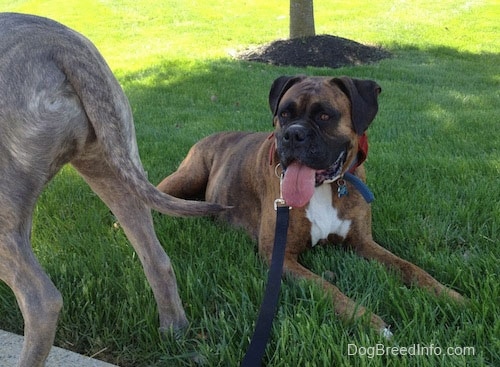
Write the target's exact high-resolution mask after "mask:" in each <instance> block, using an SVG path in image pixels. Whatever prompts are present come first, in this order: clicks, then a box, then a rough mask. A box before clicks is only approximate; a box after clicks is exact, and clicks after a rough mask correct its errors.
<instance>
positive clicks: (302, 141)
mask: <svg viewBox="0 0 500 367" xmlns="http://www.w3.org/2000/svg"><path fill="white" fill-rule="evenodd" d="M380 92H381V88H380V87H379V86H378V85H377V83H375V82H374V81H371V80H359V79H351V78H348V77H340V78H330V77H305V76H294V77H288V76H283V77H280V78H278V79H276V80H275V81H274V83H273V85H272V87H271V91H270V93H269V105H270V107H271V111H272V113H273V116H274V119H273V122H274V126H275V130H274V133H273V134H272V135H271V136H269V133H248V132H224V133H219V134H215V135H212V136H209V137H207V138H205V139H203V140H201V141H200V142H198V143H197V144H196V145H194V146H193V147H192V148H191V150H190V152H189V154H188V155H187V157H186V158H185V159H184V161H183V162H182V163H181V165H180V167H179V168H178V170H177V171H176V172H174V173H173V174H172V175H170V176H168V177H167V178H165V179H164V180H163V181H162V182H161V183H160V184H159V185H158V189H160V190H161V191H163V192H165V193H167V194H170V195H173V196H176V197H180V198H184V199H205V200H208V201H211V202H215V203H219V204H222V205H232V206H234V209H232V210H229V211H225V212H222V213H221V214H220V217H221V218H222V219H224V220H226V221H228V222H230V223H231V224H233V225H235V226H238V227H243V228H244V229H246V230H247V231H248V233H249V234H250V235H251V236H252V237H253V238H255V239H257V240H258V244H259V253H260V254H261V255H262V256H263V257H264V258H265V259H266V260H267V261H268V262H269V263H270V258H271V255H272V248H273V243H274V233H275V223H276V212H275V210H274V201H275V199H277V198H279V197H281V194H282V196H283V198H284V200H285V201H286V204H287V205H289V206H291V207H293V209H292V210H291V211H290V225H289V228H288V239H287V244H286V254H285V261H284V272H285V273H286V274H288V275H291V276H292V277H295V278H307V279H310V280H314V281H315V282H316V283H318V284H319V285H320V286H321V287H323V289H324V290H325V291H326V292H328V293H329V294H331V296H332V297H333V304H334V307H335V311H336V313H337V314H338V315H340V316H341V317H342V318H343V319H350V318H352V317H355V318H357V317H360V316H362V315H363V314H365V313H366V309H365V308H363V307H362V306H360V305H358V304H356V303H355V302H354V301H352V300H351V299H349V298H348V297H347V296H345V295H344V294H343V293H342V292H341V291H340V290H339V289H338V288H337V287H335V286H334V285H332V284H331V283H329V282H328V281H326V280H325V279H323V278H322V277H320V276H318V275H316V274H314V273H313V272H311V271H310V270H308V269H307V268H305V267H304V266H302V265H301V264H299V262H298V256H299V255H300V254H301V253H302V252H304V251H306V250H307V249H309V248H311V246H314V245H316V244H326V243H336V244H345V245H348V246H350V247H352V248H353V249H354V250H355V251H356V252H357V253H358V254H359V255H361V256H362V257H364V258H366V259H375V260H378V261H380V262H381V263H383V264H384V265H386V266H387V267H390V268H394V269H397V270H398V271H399V272H400V273H401V275H402V277H403V280H404V282H405V283H407V284H416V285H418V286H420V287H423V288H426V289H428V290H430V291H431V292H432V293H435V294H436V295H441V294H446V295H447V296H449V297H451V298H452V299H455V300H462V296H461V295H460V294H458V293H457V292H455V291H453V290H451V289H449V288H447V287H445V286H444V285H442V284H441V283H439V282H438V281H437V280H435V279H434V278H433V277H431V276H430V275H429V274H428V273H427V272H425V271H424V270H422V269H420V268H419V267H418V266H416V265H413V264H411V263H409V262H408V261H405V260H403V259H401V258H399V257H397V256H396V255H394V254H392V253H391V252H389V251H388V250H386V249H384V248H383V247H381V246H380V245H379V244H377V243H376V242H375V241H374V240H373V238H372V233H371V209H370V204H369V203H367V201H366V200H365V198H364V197H363V195H362V193H361V192H360V191H359V190H358V189H357V187H358V188H359V185H358V186H355V185H353V184H352V183H351V182H350V181H348V180H346V179H344V175H346V174H347V173H348V172H351V173H352V174H353V175H354V176H355V177H358V178H359V179H360V180H362V181H359V182H361V185H363V183H362V182H363V181H364V180H365V169H364V166H363V160H364V158H365V157H366V152H367V140H366V135H365V131H366V129H367V128H368V126H369V125H370V123H371V122H372V121H373V119H374V118H375V115H376V113H377V111H378V102H377V99H378V95H379V93H380ZM281 172H284V176H283V178H282V182H281V194H280V178H279V176H280V174H281ZM369 317H370V323H371V326H373V327H374V328H376V329H377V330H380V331H381V333H382V334H383V335H384V336H385V337H390V336H391V335H392V334H391V332H390V331H389V328H388V325H387V324H386V323H385V322H384V321H383V320H382V319H381V318H380V317H379V316H377V315H375V314H371V315H370V316H369Z"/></svg>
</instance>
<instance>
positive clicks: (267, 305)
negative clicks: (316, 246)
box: [241, 199, 290, 367]
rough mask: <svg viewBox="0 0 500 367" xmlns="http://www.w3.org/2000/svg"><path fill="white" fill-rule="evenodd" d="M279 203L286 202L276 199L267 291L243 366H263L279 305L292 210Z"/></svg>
mask: <svg viewBox="0 0 500 367" xmlns="http://www.w3.org/2000/svg"><path fill="white" fill-rule="evenodd" d="M278 204H280V205H284V204H285V202H284V200H283V199H277V200H276V201H275V209H276V230H275V236H274V247H273V255H272V258H271V266H270V268H269V273H268V275H267V285H266V291H265V293H264V299H263V300H262V304H261V305H260V310H259V317H258V319H257V323H256V324H255V330H254V333H253V336H252V341H251V342H250V345H249V346H248V349H247V352H246V354H245V357H244V359H243V362H242V363H241V367H261V363H262V357H263V356H264V352H265V351H266V345H267V341H268V340H269V335H270V334H271V326H272V323H273V318H274V315H275V314H276V310H277V306H278V299H279V294H280V288H281V275H282V272H283V261H284V258H285V247H286V235H287V230H288V218H289V211H290V208H289V207H288V206H279V205H278Z"/></svg>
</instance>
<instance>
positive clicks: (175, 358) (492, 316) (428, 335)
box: [0, 0, 500, 367]
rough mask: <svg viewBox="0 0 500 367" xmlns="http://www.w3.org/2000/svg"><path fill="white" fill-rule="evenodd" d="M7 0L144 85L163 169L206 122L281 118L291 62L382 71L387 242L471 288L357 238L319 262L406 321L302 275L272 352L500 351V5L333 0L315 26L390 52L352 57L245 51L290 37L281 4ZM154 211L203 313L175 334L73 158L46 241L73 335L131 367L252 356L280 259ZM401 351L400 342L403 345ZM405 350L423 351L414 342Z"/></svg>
mask: <svg viewBox="0 0 500 367" xmlns="http://www.w3.org/2000/svg"><path fill="white" fill-rule="evenodd" d="M0 11H17V12H25V13H33V14H38V15H43V16H47V17H50V18H53V19H55V20H58V21H60V22H62V23H64V24H66V25H68V26H70V27H72V28H74V29H76V30H78V31H79V32H81V33H83V34H84V35H86V36H87V37H88V38H90V39H91V40H92V41H93V42H94V43H95V44H96V46H97V47H98V48H99V49H100V51H101V52H102V54H103V55H104V57H105V58H106V60H107V61H108V62H109V64H110V66H111V68H112V69H113V71H114V72H115V74H116V76H117V78H118V80H119V81H120V83H121V84H122V86H123V88H124V90H125V92H126V94H127V96H128V97H129V99H130V103H131V105H132V109H133V112H134V117H135V123H136V130H137V139H138V143H139V149H140V153H141V158H142V160H143V163H144V166H145V168H146V170H147V171H148V175H149V179H150V180H151V181H152V182H153V183H155V184H156V183H158V182H159V181H160V180H161V179H162V178H163V177H164V176H166V175H167V174H169V173H171V172H172V171H173V170H175V168H176V167H177V165H178V164H179V163H180V161H181V160H182V158H183V157H184V155H185V154H186V152H187V151H188V149H189V147H190V146H191V145H192V144H193V143H194V142H196V141H197V140H198V139H200V138H201V137H203V136H206V135H208V134H210V133H213V132H216V131H222V130H260V131H270V130H271V128H272V126H271V115H270V112H269V110H268V107H267V94H268V91H269V87H270V85H271V83H272V81H273V80H274V79H275V78H276V77H278V76H280V75H283V74H296V73H305V74H309V75H349V76H353V77H359V78H369V79H374V80H376V81H377V82H378V83H379V84H380V85H381V86H382V89H383V92H382V95H381V97H380V112H379V114H378V116H377V118H376V119H375V121H374V123H373V124H372V126H371V128H370V129H369V136H370V156H369V158H368V161H367V163H366V166H367V170H368V184H369V186H370V188H371V189H372V191H373V192H374V194H375V198H376V200H375V202H374V203H373V204H372V207H373V232H374V237H375V239H376V240H377V241H378V242H379V243H381V244H383V245H384V246H385V247H387V248H388V249H390V250H391V251H393V252H394V253H396V254H398V255H400V256H402V257H404V258H405V259H407V260H409V261H411V262H413V263H415V264H417V265H419V266H421V267H422V268H424V269H426V270H427V271H429V272H430V273H431V274H432V275H433V276H434V277H436V278H437V279H438V280H440V281H441V282H443V283H444V284H446V285H449V286H451V287H452V288H454V289H456V290H457V291H459V292H461V293H462V294H463V295H465V296H466V297H468V298H469V300H470V302H469V303H468V304H467V305H466V306H459V305H455V304H450V303H448V302H447V301H446V300H442V299H436V298H435V297H433V296H431V295H429V294H427V293H425V292H423V291H421V290H419V289H417V288H412V287H410V288H409V287H406V286H404V285H403V284H402V282H401V280H400V278H399V277H398V275H397V274H396V273H393V272H388V271H386V270H385V268H383V267H382V266H381V265H379V264H376V263H372V262H366V261H364V260H362V259H360V258H358V257H357V256H355V255H354V254H353V253H350V252H345V251H343V250H340V249H338V248H335V247H330V248H315V249H314V250H313V251H310V252H309V253H307V254H305V255H304V256H303V257H302V258H301V260H302V262H303V263H304V264H306V265H307V266H308V267H309V268H311V269H312V270H314V271H315V272H316V273H319V274H323V273H325V272H333V273H334V274H335V277H334V282H335V283H336V284H337V285H338V286H339V288H340V289H341V290H343V291H344V292H345V293H346V294H347V295H349V296H350V297H352V298H354V299H355V300H357V301H359V302H360V303H362V304H363V305H365V306H367V307H368V308H369V309H370V310H373V311H374V312H376V313H377V314H379V315H380V316H382V317H383V318H384V319H385V320H386V321H387V322H389V323H390V324H391V325H392V331H393V332H394V334H395V336H394V338H393V339H392V340H391V341H384V340H382V339H381V338H380V337H379V336H378V335H376V333H374V332H373V331H371V330H369V329H368V327H367V326H366V325H365V324H363V323H362V322H357V323H351V324H346V323H342V322H340V321H339V320H338V319H337V318H336V316H335V314H334V312H333V308H332V307H331V301H330V300H329V299H328V298H326V297H325V296H323V295H322V294H321V292H320V291H319V290H318V289H317V288H316V287H314V286H313V285H311V284H308V283H306V282H301V283H294V282H292V281H289V280H285V281H284V282H283V288H282V294H281V299H280V305H279V309H278V314H277V317H276V319H275V321H274V325H273V332H272V336H271V342H270V344H269V346H268V349H267V354H266V357H265V364H266V365H268V366H325V367H331V366H347V365H350V366H422V367H427V366H428V367H431V366H436V365H441V366H491V367H494V366H498V365H499V363H500V316H499V315H500V284H499V279H500V246H499V244H500V88H499V87H500V37H499V34H500V26H499V22H498V20H499V19H500V4H499V3H498V2H497V1H495V0H484V1H481V0H477V1H457V0H454V1H453V0H443V1H439V2H437V1H427V0H418V1H417V0H416V1H400V0H391V1H379V2H373V1H360V0H355V1H350V2H345V1H337V0H331V1H328V2H327V1H318V0H317V1H316V4H315V14H316V30H317V33H318V34H331V35H336V36H340V37H345V38H349V39H352V40H355V41H357V42H361V43H365V44H371V45H378V46H382V47H384V48H385V49H387V50H389V51H390V52H391V53H392V54H393V57H392V58H390V59H386V60H383V61H381V62H378V63H375V64H370V65H363V66H356V67H345V68H341V69H335V70H333V69H327V68H295V67H277V66H272V65H264V64H257V63H249V62H243V61H238V60H237V59H235V58H233V57H232V56H231V55H234V54H235V53H236V52H238V51H241V50H244V49H245V48H247V47H249V46H251V45H260V44H265V43H268V42H271V41H273V40H276V39H279V38H286V37H287V34H288V1H284V0H280V1H263V0H252V1H242V0H240V1H236V0H228V1H224V2H203V1H199V0H190V1H184V0H169V1H139V0H134V1H131V0H123V1H111V0H102V1H96V0H84V1H75V0H65V1H59V0H54V1H40V0H32V1H21V0H14V1H12V0H9V1H6V0H0ZM0 210H1V209H0ZM154 218H155V226H156V231H157V233H158V236H159V238H160V241H161V242H162V244H163V245H164V247H165V249H166V251H167V253H168V254H169V256H170V257H171V259H172V261H173V264H174V267H175V271H176V275H177V279H178V283H179V289H180V293H181V298H182V299H183V302H184V306H185V309H186V312H187V315H188V318H189V320H190V322H191V326H190V329H189V330H188V331H187V333H186V334H185V335H184V336H183V337H182V338H180V339H171V338H166V339H163V338H162V337H161V335H160V334H159V332H158V330H157V329H158V320H157V312H156V306H155V303H154V300H153V295H152V293H151V290H150V288H149V286H148V284H147V282H146V280H145V277H144V274H143V272H142V269H141V266H140V264H139V261H138V259H137V257H136V256H135V254H134V252H133V250H132V248H131V247H130V245H129V244H128V241H127V239H126V237H125V235H124V234H123V233H122V231H120V229H116V228H115V226H113V223H114V218H113V216H112V215H111V214H110V213H109V211H108V209H107V208H106V207H105V206H104V204H102V203H101V202H100V201H99V199H98V198H97V197H96V196H95V195H94V194H93V192H92V191H91V190H90V189H89V188H88V187H87V186H86V185H85V183H84V182H83V181H82V180H81V179H80V178H79V176H78V174H77V173H76V172H75V171H74V170H73V169H72V168H71V167H70V166H67V167H65V168H64V169H63V170H62V172H61V173H60V174H59V175H57V176H56V178H55V179H54V180H53V181H52V182H51V183H50V184H49V185H48V187H47V189H46V190H45V192H44V193H43V195H42V196H41V198H40V200H39V202H38V205H37V208H36V211H35V217H34V226H33V227H34V228H33V236H32V241H33V247H34V251H35V253H36V255H37V257H38V259H39V260H40V262H41V263H42V265H43V267H44V268H45V269H46V271H47V272H48V273H49V274H50V276H51V278H52V280H53V281H54V283H55V284H56V286H57V287H58V289H59V290H60V291H61V292H62V293H63V297H64V301H65V304H64V308H63V311H62V314H61V318H60V322H59V327H58V331H57V335H56V344H57V345H59V346H62V347H65V348H68V349H72V350H75V351H78V352H80V353H83V354H85V355H89V356H90V355H93V356H95V357H96V358H100V359H103V360H107V361H110V362H112V363H115V364H118V365H120V366H123V367H128V366H174V367H175V366H195V365H200V364H201V365H206V366H237V365H238V364H239V361H240V360H241V359H242V357H243V354H244V352H245V350H246V347H247V346H248V343H249V338H250V337H251V335H252V332H253V324H254V322H255V320H256V317H257V312H258V307H259V304H260V300H261V297H262V294H263V291H264V287H265V280H266V272H267V269H266V267H265V265H264V264H263V262H262V261H261V260H260V259H259V258H258V256H257V255H256V251H255V244H254V243H252V241H251V240H250V239H249V238H248V237H247V236H246V235H245V234H244V233H242V232H240V231H237V230H234V229H231V228H229V227H227V226H225V225H224V224H221V223H216V222H214V221H212V220H210V219H208V218H198V219H179V218H170V217H166V216H162V215H159V214H156V213H155V216H154ZM0 313H1V314H2V317H1V318H0V328H2V329H5V330H9V331H13V332H17V333H22V327H23V322H22V318H21V315H20V312H19V310H18V308H17V306H16V303H15V299H14V297H13V295H12V292H11V291H10V290H9V289H8V288H7V287H6V286H4V285H3V284H1V285H0ZM387 347H398V348H399V349H396V351H399V355H396V354H398V353H396V352H394V353H392V352H390V350H389V352H387V351H388V350H387V349H385V348H387ZM401 347H408V348H410V347H413V348H417V347H419V348H420V349H416V350H415V349H410V350H409V352H410V353H407V355H402V354H403V353H402V352H401V350H402V348H401ZM411 351H413V352H414V353H413V354H416V355H411V354H412V353H411ZM375 354H378V355H375ZM381 354H383V355H381Z"/></svg>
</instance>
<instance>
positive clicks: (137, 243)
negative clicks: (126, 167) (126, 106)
mask: <svg viewBox="0 0 500 367" xmlns="http://www.w3.org/2000/svg"><path fill="white" fill-rule="evenodd" d="M72 164H73V165H74V166H75V168H76V169H77V170H78V171H79V172H80V174H81V175H82V176H83V178H84V179H85V180H86V181H87V183H88V184H89V186H90V187H91V188H92V190H94V192H95V193H97V194H98V195H99V197H100V198H101V199H102V200H103V201H104V203H105V204H106V205H107V206H108V207H109V208H110V209H111V211H112V212H113V214H114V215H115V216H116V218H117V219H118V222H119V223H120V226H121V227H122V228H123V230H124V231H125V234H126V235H127V237H128V239H129V240H130V242H131V243H132V246H133V247H134V249H135V251H136V253H137V255H138V257H139V259H140V261H141V263H142V265H143V268H144V272H145V274H146V277H147V279H148V281H149V284H150V285H151V288H152V290H153V294H154V297H155V299H156V302H157V305H158V312H159V315H160V329H161V330H162V331H168V330H169V329H173V330H174V331H176V330H179V329H183V328H185V327H186V326H187V324H188V321H187V319H186V315H185V312H184V309H183V307H182V302H181V299H180V297H179V294H178V291H177V282H176V278H175V274H174V270H173V268H172V264H171V262H170V259H169V257H168V256H167V254H166V253H165V251H164V250H163V248H162V247H161V245H160V242H159V241H158V238H157V237H156V234H155V231H154V228H153V220H152V216H151V210H150V209H149V208H148V207H147V206H146V205H145V204H144V203H143V202H142V201H140V200H139V199H137V198H136V197H135V196H134V195H132V194H131V193H130V192H129V191H128V190H127V189H126V187H125V186H124V185H123V184H122V183H121V181H120V180H119V179H117V178H116V176H115V175H114V174H113V171H112V169H111V168H110V167H109V166H108V164H107V163H106V162H105V161H104V160H102V159H95V160H77V161H73V162H72Z"/></svg>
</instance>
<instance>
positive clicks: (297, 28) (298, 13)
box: [290, 0, 316, 38]
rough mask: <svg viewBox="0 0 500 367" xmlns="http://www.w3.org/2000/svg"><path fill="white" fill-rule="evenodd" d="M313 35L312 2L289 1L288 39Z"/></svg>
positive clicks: (306, 0)
mask: <svg viewBox="0 0 500 367" xmlns="http://www.w3.org/2000/svg"><path fill="white" fill-rule="evenodd" d="M315 35H316V31H315V29H314V10H313V0H290V38H303V37H310V36H315Z"/></svg>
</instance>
